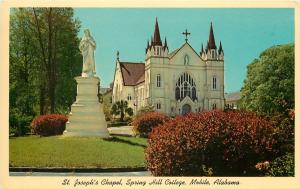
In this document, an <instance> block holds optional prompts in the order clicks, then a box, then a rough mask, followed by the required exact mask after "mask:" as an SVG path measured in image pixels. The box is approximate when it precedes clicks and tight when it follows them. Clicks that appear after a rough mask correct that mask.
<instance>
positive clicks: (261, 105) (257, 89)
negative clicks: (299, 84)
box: [240, 44, 295, 115]
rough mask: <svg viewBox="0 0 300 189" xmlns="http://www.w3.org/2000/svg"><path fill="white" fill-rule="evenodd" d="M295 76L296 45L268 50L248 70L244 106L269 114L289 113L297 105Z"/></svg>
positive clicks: (244, 87) (242, 97) (242, 103)
mask: <svg viewBox="0 0 300 189" xmlns="http://www.w3.org/2000/svg"><path fill="white" fill-rule="evenodd" d="M294 77H295V60H294V45H293V44H288V45H278V46H274V47H271V48H269V49H266V50H265V51H263V52H262V53H261V54H260V56H259V58H258V59H255V60H253V62H252V63H251V64H249V65H248V67H247V78H246V80H245V81H244V86H243V87H242V89H241V100H240V105H241V107H242V108H244V109H247V110H251V111H256V112H258V113H260V114H266V115H270V114H275V113H287V112H288V110H289V109H294V106H295V96H294Z"/></svg>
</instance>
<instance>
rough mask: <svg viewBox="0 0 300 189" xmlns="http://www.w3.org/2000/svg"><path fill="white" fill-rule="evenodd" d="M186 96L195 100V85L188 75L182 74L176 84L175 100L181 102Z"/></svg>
mask: <svg viewBox="0 0 300 189" xmlns="http://www.w3.org/2000/svg"><path fill="white" fill-rule="evenodd" d="M186 96H188V97H190V98H191V99H192V100H196V99H197V95H196V84H195V82H194V80H193V78H192V77H191V76H190V75H189V74H188V73H186V72H184V73H183V74H182V75H181V76H180V77H179V78H178V80H177V82H176V88H175V99H176V100H182V99H184V98H185V97H186Z"/></svg>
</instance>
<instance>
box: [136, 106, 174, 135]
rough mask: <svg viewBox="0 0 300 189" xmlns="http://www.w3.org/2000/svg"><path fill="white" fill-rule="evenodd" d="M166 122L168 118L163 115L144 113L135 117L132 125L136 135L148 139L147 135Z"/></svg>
mask: <svg viewBox="0 0 300 189" xmlns="http://www.w3.org/2000/svg"><path fill="white" fill-rule="evenodd" d="M168 120H169V118H168V117H167V116H166V115H165V114H163V113H159V112H146V113H144V114H140V115H138V116H136V117H135V118H134V119H133V121H132V125H133V129H134V131H135V132H136V133H138V134H139V135H140V136H142V137H148V134H149V133H150V132H151V130H152V129H153V128H154V127H157V126H158V125H160V124H163V123H165V122H166V121H168Z"/></svg>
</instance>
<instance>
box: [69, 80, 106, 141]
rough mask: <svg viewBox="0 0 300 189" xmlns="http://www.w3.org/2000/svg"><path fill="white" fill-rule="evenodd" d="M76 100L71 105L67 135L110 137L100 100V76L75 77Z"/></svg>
mask: <svg viewBox="0 0 300 189" xmlns="http://www.w3.org/2000/svg"><path fill="white" fill-rule="evenodd" d="M75 80H76V82H77V96H76V101H75V102H74V104H72V106H71V112H70V115H69V121H68V122H67V125H66V130H65V131H64V135H65V136H96V137H101V138H109V133H108V130H107V123H106V121H105V116H104V113H103V107H102V105H101V104H100V103H99V100H98V96H97V94H98V83H99V82H100V79H99V78H98V77H75Z"/></svg>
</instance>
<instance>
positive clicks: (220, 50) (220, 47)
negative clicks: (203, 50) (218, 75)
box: [218, 41, 224, 54]
mask: <svg viewBox="0 0 300 189" xmlns="http://www.w3.org/2000/svg"><path fill="white" fill-rule="evenodd" d="M218 52H219V54H221V53H223V54H224V51H223V47H222V42H221V41H220V46H219V50H218Z"/></svg>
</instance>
